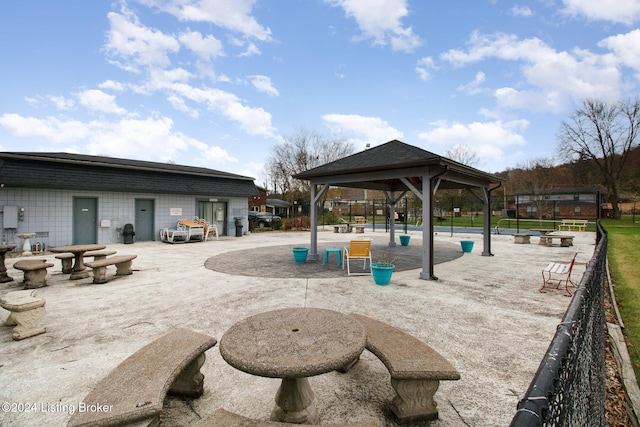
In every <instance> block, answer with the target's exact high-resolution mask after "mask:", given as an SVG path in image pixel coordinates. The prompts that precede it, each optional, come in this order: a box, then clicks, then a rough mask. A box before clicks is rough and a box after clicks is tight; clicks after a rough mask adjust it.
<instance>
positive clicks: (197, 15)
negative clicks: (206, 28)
mask: <svg viewBox="0 0 640 427" xmlns="http://www.w3.org/2000/svg"><path fill="white" fill-rule="evenodd" d="M139 2H140V3H143V4H146V5H147V6H150V7H156V8H158V9H160V10H162V11H164V12H166V13H169V14H171V15H174V16H175V17H177V18H178V19H180V20H182V21H193V22H209V23H212V24H214V25H216V26H218V27H221V28H225V29H227V30H230V31H233V32H236V33H240V34H242V35H243V36H244V37H248V38H253V39H256V40H260V41H264V42H267V41H271V30H270V29H269V28H265V27H263V26H262V25H260V24H259V23H258V22H257V21H256V20H255V18H254V17H253V16H251V11H252V9H253V5H254V4H255V3H256V0H234V1H228V0H181V1H169V0H139Z"/></svg>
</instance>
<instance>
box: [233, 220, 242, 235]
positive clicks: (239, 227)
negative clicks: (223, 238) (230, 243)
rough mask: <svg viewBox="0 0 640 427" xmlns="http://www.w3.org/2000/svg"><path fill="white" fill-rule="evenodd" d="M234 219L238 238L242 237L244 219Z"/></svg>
mask: <svg viewBox="0 0 640 427" xmlns="http://www.w3.org/2000/svg"><path fill="white" fill-rule="evenodd" d="M233 219H235V220H236V237H242V227H243V225H242V217H240V216H236V217H234V218H233Z"/></svg>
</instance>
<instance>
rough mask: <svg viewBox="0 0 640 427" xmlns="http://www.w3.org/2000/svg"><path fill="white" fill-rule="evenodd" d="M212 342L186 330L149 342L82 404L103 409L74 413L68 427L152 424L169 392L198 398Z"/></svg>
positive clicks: (203, 336) (114, 371) (117, 368)
mask: <svg viewBox="0 0 640 427" xmlns="http://www.w3.org/2000/svg"><path fill="white" fill-rule="evenodd" d="M216 343H217V340H216V339H215V338H213V337H210V336H208V335H205V334H202V333H199V332H196V331H192V330H190V329H176V330H174V331H172V332H170V333H168V334H166V335H164V336H162V337H160V338H158V339H156V340H155V341H152V342H151V343H149V344H147V345H146V346H144V347H142V348H141V349H140V350H138V351H136V352H135V353H134V354H132V355H131V356H129V357H128V358H127V359H125V360H124V361H123V362H122V363H120V364H119V365H118V366H117V367H116V368H115V369H113V370H112V371H111V372H110V373H109V374H108V375H107V376H106V377H104V378H103V379H102V380H100V381H99V382H98V383H97V384H96V385H95V387H94V388H93V390H92V391H91V392H90V393H89V394H88V395H87V397H85V398H84V400H83V402H82V405H83V406H84V407H87V408H94V407H95V408H101V409H104V410H94V411H84V412H80V411H78V412H75V413H74V414H73V415H72V416H71V419H70V420H69V423H68V425H69V426H70V427H72V426H73V427H76V426H115V425H118V426H122V425H128V424H132V423H134V422H139V421H145V422H147V423H148V424H152V425H155V424H153V423H157V422H158V421H159V414H160V412H161V411H162V404H163V402H164V399H165V397H166V395H167V393H170V394H176V395H180V396H187V397H192V398H194V397H200V396H201V395H202V393H203V391H204V375H202V373H201V372H200V368H201V367H202V365H203V364H204V361H205V358H206V356H205V354H204V352H205V351H206V350H208V349H210V348H211V347H213V346H214V345H216ZM94 405H96V406H94ZM141 424H144V423H139V424H136V426H138V425H141ZM148 424H147V425H148Z"/></svg>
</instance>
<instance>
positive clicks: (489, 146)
mask: <svg viewBox="0 0 640 427" xmlns="http://www.w3.org/2000/svg"><path fill="white" fill-rule="evenodd" d="M431 125H432V129H431V130H428V131H425V132H422V133H420V134H419V135H418V137H419V138H420V139H422V140H424V141H426V142H428V143H430V144H435V145H442V146H444V147H455V146H457V145H468V146H470V147H472V148H473V150H474V151H475V152H477V153H478V156H479V157H480V158H481V159H482V160H486V159H492V160H501V159H503V158H504V157H505V149H506V148H507V147H510V146H513V145H524V144H525V139H524V137H523V136H522V135H521V132H523V131H524V130H526V128H527V127H528V126H529V121H527V120H524V119H521V120H513V121H508V122H503V121H499V120H498V121H492V122H473V123H469V124H463V123H459V122H448V121H446V120H442V121H438V122H434V123H432V124H431ZM442 151H446V149H445V150H442Z"/></svg>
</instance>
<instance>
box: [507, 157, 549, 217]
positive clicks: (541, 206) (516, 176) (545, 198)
mask: <svg viewBox="0 0 640 427" xmlns="http://www.w3.org/2000/svg"><path fill="white" fill-rule="evenodd" d="M554 175H555V174H554V164H553V160H551V159H545V158H540V159H535V160H529V161H528V162H526V163H525V164H524V165H519V166H518V169H515V170H513V173H512V181H513V185H514V186H515V188H516V189H518V190H519V191H520V192H524V193H526V194H527V195H528V196H529V201H530V202H532V203H533V205H534V206H535V207H536V216H537V218H538V219H542V218H543V216H544V215H545V213H547V210H548V209H547V204H548V202H549V195H550V194H551V190H553V187H554V182H556V181H555V180H554Z"/></svg>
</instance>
